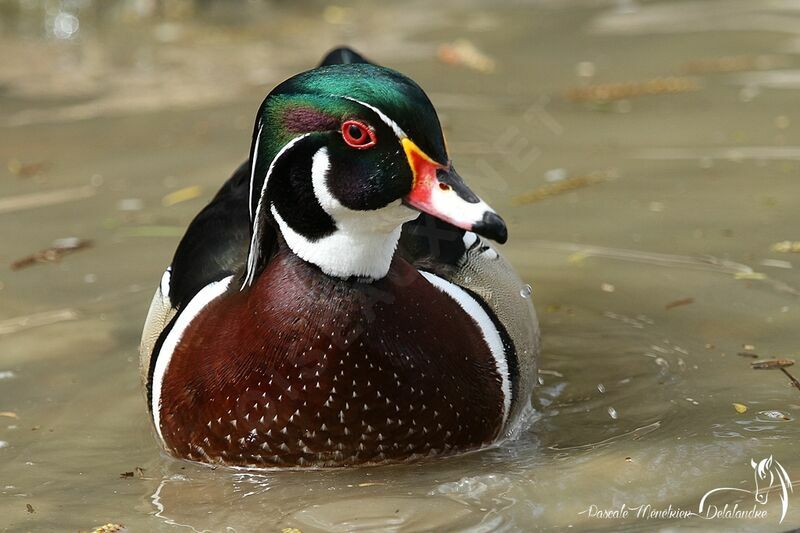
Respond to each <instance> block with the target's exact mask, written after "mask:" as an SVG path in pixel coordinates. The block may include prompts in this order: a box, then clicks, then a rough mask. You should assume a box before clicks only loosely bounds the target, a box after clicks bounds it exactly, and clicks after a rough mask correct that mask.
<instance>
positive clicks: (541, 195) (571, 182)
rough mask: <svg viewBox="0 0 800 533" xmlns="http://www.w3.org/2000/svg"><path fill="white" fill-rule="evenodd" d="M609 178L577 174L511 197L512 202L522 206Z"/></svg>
mask: <svg viewBox="0 0 800 533" xmlns="http://www.w3.org/2000/svg"><path fill="white" fill-rule="evenodd" d="M607 179H608V176H607V175H606V174H599V173H598V174H589V175H587V176H575V177H574V178H567V179H564V180H561V181H557V182H554V183H549V184H547V185H543V186H541V187H539V188H538V189H535V190H533V191H530V192H526V193H522V194H520V195H517V196H515V197H514V198H512V199H511V204H512V205H514V206H521V205H526V204H532V203H534V202H539V201H541V200H544V199H545V198H550V197H551V196H556V195H559V194H564V193H565V192H570V191H574V190H576V189H582V188H584V187H588V186H589V185H594V184H596V183H602V182H604V181H606V180H607Z"/></svg>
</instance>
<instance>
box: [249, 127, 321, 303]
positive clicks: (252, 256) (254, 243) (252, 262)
mask: <svg viewBox="0 0 800 533" xmlns="http://www.w3.org/2000/svg"><path fill="white" fill-rule="evenodd" d="M309 135H311V133H304V134H303V135H300V136H299V137H295V138H294V139H292V140H291V141H289V142H288V143H286V144H284V145H283V147H282V148H281V149H280V151H279V152H278V153H277V154H275V157H273V158H272V161H271V162H270V164H269V170H267V175H266V176H264V183H263V184H262V185H261V196H259V198H258V205H257V206H256V214H255V216H254V217H253V233H252V235H251V237H250V251H249V252H248V254H247V276H246V277H245V279H244V283H242V287H241V289H240V290H244V288H245V287H246V286H247V285H249V284H250V283H252V282H253V279H254V277H255V269H256V261H257V260H258V254H259V253H260V250H259V247H258V235H259V230H260V225H261V221H260V220H259V215H260V214H261V204H262V203H263V202H264V193H265V192H266V191H267V183H268V182H269V177H270V175H272V171H273V170H274V169H275V163H276V162H277V161H278V159H280V158H281V157H282V156H283V154H285V153H286V152H287V151H288V150H289V149H290V148H291V147H292V146H294V145H295V144H296V143H297V142H298V141H300V140H302V139H305V138H306V137H308V136H309ZM251 188H252V181H251ZM251 194H252V192H251ZM251 205H252V201H251Z"/></svg>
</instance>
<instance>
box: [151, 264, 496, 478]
mask: <svg viewBox="0 0 800 533" xmlns="http://www.w3.org/2000/svg"><path fill="white" fill-rule="evenodd" d="M432 310H435V311H432ZM491 334H492V332H486V331H483V330H482V329H481V326H480V324H479V322H476V321H474V320H473V319H471V318H470V317H469V316H467V315H465V314H464V313H463V309H462V308H461V307H460V306H459V304H458V303H457V302H456V301H454V300H453V299H452V298H450V297H449V296H448V295H447V294H445V293H444V292H442V291H441V290H439V289H437V288H435V287H434V286H433V285H431V284H430V283H428V282H427V281H426V279H425V278H424V277H423V275H421V274H420V273H419V272H418V271H417V270H416V269H414V268H413V267H412V266H410V265H409V264H408V263H406V262H405V261H404V260H402V259H399V258H397V259H395V261H394V262H393V264H392V266H391V269H390V272H389V275H387V276H386V277H385V278H384V279H382V280H378V281H376V282H374V283H370V284H365V283H360V282H358V281H353V280H339V279H335V278H330V277H328V276H324V275H321V274H320V273H319V271H318V270H317V269H316V268H314V267H313V266H311V265H309V264H307V263H305V262H303V261H300V260H299V259H298V258H297V257H296V256H294V255H293V254H291V253H289V252H287V251H286V250H283V251H281V252H279V253H278V255H277V256H276V257H275V258H274V259H273V260H272V261H271V262H270V263H269V264H268V265H267V267H266V269H265V271H264V272H263V273H262V275H261V276H260V277H259V278H258V280H257V281H256V283H255V284H254V286H253V287H252V290H250V291H246V292H241V293H232V294H228V295H227V297H225V298H219V299H217V300H213V301H211V302H210V303H209V304H208V305H207V306H206V307H205V308H204V309H203V310H202V312H200V313H199V314H198V315H197V316H196V317H195V319H194V320H193V321H192V322H191V324H190V326H189V327H188V329H186V330H185V331H184V332H183V337H184V338H185V339H187V340H186V341H184V342H181V343H180V344H179V345H178V346H177V347H176V349H175V351H174V352H173V353H172V354H171V359H172V361H173V362H172V363H171V364H170V365H169V367H168V369H166V372H165V375H164V376H163V379H162V391H163V393H162V395H161V399H160V424H161V428H160V431H161V434H162V436H163V439H164V441H165V443H166V446H167V447H168V448H169V449H170V450H171V451H172V452H173V453H175V454H177V455H179V456H185V457H188V458H191V459H196V460H200V461H205V462H222V463H227V464H235V465H241V466H247V465H260V466H264V465H267V466H270V465H271V466H281V465H300V466H329V465H343V464H355V463H378V462H383V461H391V460H400V459H407V458H412V457H415V456H428V455H438V454H442V453H447V452H449V451H452V450H467V449H472V448H476V447H479V446H482V445H485V444H487V443H489V442H491V441H492V440H493V439H495V438H496V437H497V435H498V433H499V432H500V430H501V426H502V421H503V419H504V415H505V414H507V413H505V414H504V411H505V410H507V406H506V403H507V402H506V399H505V398H504V392H503V388H502V386H501V385H502V383H503V376H501V374H500V371H499V369H498V366H497V361H496V355H497V354H493V353H492V346H491V342H492V339H487V336H490V335H491ZM494 335H498V333H497V332H494ZM266 337H268V338H269V339H270V341H269V343H268V344H265V342H264V339H265V338H266ZM234 338H235V339H237V342H236V344H232V343H231V339H234ZM497 339H499V336H497ZM495 344H496V340H495ZM495 348H496V346H495ZM501 349H502V347H501ZM186 383H191V384H192V386H191V387H190V388H187V387H186ZM474 391H492V393H491V394H481V395H480V396H479V397H476V396H475V394H474Z"/></svg>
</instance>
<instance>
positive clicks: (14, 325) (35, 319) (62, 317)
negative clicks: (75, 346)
mask: <svg viewBox="0 0 800 533" xmlns="http://www.w3.org/2000/svg"><path fill="white" fill-rule="evenodd" d="M78 317H79V315H78V312H77V311H75V310H74V309H70V308H68V307H67V308H65V309H56V310H53V311H43V312H41V313H33V314H31V315H22V316H16V317H13V318H9V319H7V320H0V335H9V334H11V333H16V332H18V331H23V330H26V329H30V328H36V327H39V326H49V325H50V324H57V323H58V322H65V321H67V320H76V319H77V318H78ZM11 377H14V373H13V372H11V371H4V372H0V379H8V378H11Z"/></svg>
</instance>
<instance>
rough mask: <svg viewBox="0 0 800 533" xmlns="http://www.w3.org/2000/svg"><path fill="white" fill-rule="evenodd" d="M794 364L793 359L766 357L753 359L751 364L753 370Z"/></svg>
mask: <svg viewBox="0 0 800 533" xmlns="http://www.w3.org/2000/svg"><path fill="white" fill-rule="evenodd" d="M793 364H794V360H793V359H765V360H764V361H753V362H752V363H750V366H752V367H753V370H770V369H773V368H783V367H786V366H792V365H793Z"/></svg>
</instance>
